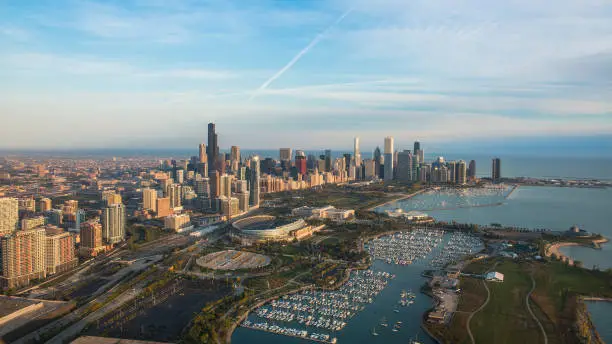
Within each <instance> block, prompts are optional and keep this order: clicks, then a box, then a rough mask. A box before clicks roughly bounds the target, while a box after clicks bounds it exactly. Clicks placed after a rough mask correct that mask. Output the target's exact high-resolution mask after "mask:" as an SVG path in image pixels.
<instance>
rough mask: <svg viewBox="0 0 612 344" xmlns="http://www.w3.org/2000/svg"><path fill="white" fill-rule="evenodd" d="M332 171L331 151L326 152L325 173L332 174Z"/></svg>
mask: <svg viewBox="0 0 612 344" xmlns="http://www.w3.org/2000/svg"><path fill="white" fill-rule="evenodd" d="M331 170H332V158H331V149H326V150H325V172H331Z"/></svg>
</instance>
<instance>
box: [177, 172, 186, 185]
mask: <svg viewBox="0 0 612 344" xmlns="http://www.w3.org/2000/svg"><path fill="white" fill-rule="evenodd" d="M184 181H185V170H177V171H176V182H177V183H179V184H183V182H184Z"/></svg>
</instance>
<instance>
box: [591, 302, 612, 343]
mask: <svg viewBox="0 0 612 344" xmlns="http://www.w3.org/2000/svg"><path fill="white" fill-rule="evenodd" d="M586 305H587V309H588V310H589V312H590V313H591V320H593V323H594V324H595V328H596V329H597V332H599V335H600V336H601V339H603V340H604V342H606V343H612V317H610V314H612V302H599V301H594V302H591V301H589V302H587V303H586Z"/></svg>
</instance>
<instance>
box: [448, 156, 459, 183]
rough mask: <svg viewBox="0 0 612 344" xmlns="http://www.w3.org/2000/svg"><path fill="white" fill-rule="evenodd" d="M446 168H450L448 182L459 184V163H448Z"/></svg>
mask: <svg viewBox="0 0 612 344" xmlns="http://www.w3.org/2000/svg"><path fill="white" fill-rule="evenodd" d="M446 167H447V168H448V182H449V183H456V182H457V162H456V161H448V162H446Z"/></svg>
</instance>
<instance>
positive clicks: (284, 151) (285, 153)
mask: <svg viewBox="0 0 612 344" xmlns="http://www.w3.org/2000/svg"><path fill="white" fill-rule="evenodd" d="M279 157H280V160H281V161H289V160H291V148H281V149H280V150H279Z"/></svg>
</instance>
